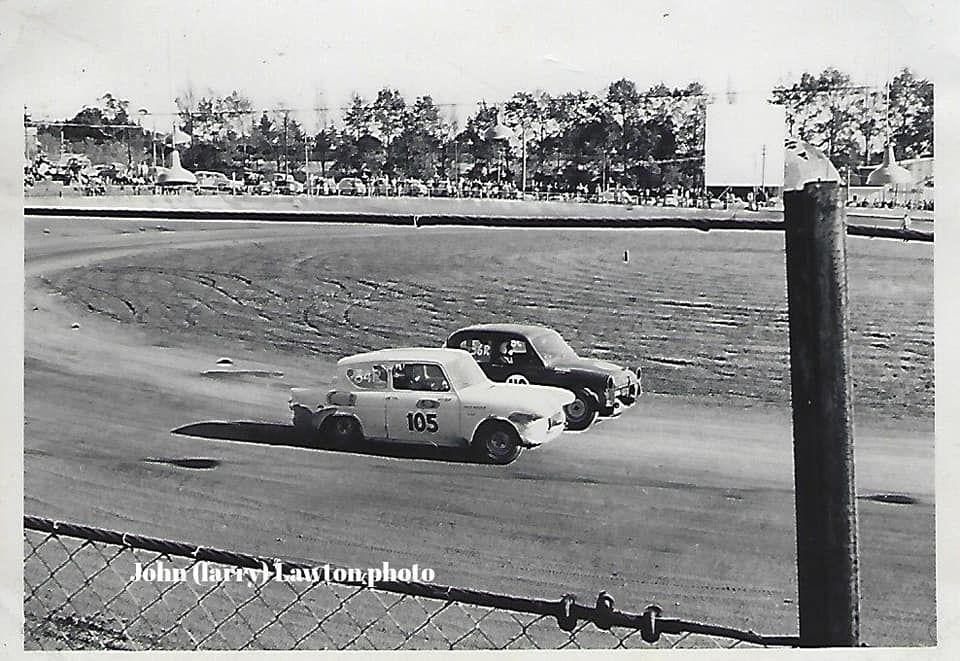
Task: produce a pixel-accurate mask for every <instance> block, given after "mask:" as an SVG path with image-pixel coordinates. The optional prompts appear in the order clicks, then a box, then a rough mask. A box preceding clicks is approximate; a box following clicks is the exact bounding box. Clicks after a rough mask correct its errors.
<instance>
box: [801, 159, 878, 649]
mask: <svg viewBox="0 0 960 661" xmlns="http://www.w3.org/2000/svg"><path fill="white" fill-rule="evenodd" d="M794 146H795V147H796V143H794ZM797 149H798V150H799V151H802V152H805V153H806V154H807V157H800V160H801V162H799V164H798V163H797V160H796V156H797V154H798V152H796V151H795V152H794V155H793V159H794V161H793V162H794V166H795V167H794V172H793V174H794V175H797V174H798V173H799V174H800V175H801V176H800V177H799V179H797V178H795V177H794V180H793V181H789V182H788V181H786V180H785V182H784V183H785V189H786V191H785V193H784V197H783V201H784V222H785V225H786V267H787V300H788V307H789V318H790V322H789V323H790V376H791V387H792V404H793V440H794V478H795V488H796V513H797V577H798V592H799V595H798V596H799V611H800V640H801V644H802V645H803V646H817V647H820V646H856V645H858V644H859V642H860V579H859V562H858V550H857V507H856V487H855V481H854V462H853V418H852V387H851V378H850V349H849V345H848V342H847V326H848V324H847V321H848V316H847V275H846V241H845V239H846V227H845V225H846V217H845V216H846V214H845V211H844V205H843V201H842V199H841V197H842V195H841V193H842V188H841V186H840V183H839V175H838V174H836V170H835V169H834V168H833V166H832V165H829V161H827V160H826V157H823V155H822V154H820V153H819V152H816V150H812V148H810V147H809V146H807V145H802V146H801V147H797ZM818 157H822V158H823V160H824V161H826V165H828V166H829V167H828V168H825V166H824V164H823V163H820V162H817V158H818ZM830 170H833V172H832V173H830V172H829V171H830ZM801 171H805V172H806V175H805V176H804V175H803V172H801ZM811 172H813V173H814V174H813V175H811V174H810V173H811ZM824 172H825V173H826V176H823V175H822V174H821V173H824ZM790 174H791V153H790V144H789V143H788V153H787V177H785V179H788V178H790ZM834 175H835V176H834ZM824 179H826V180H824Z"/></svg>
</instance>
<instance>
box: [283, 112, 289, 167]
mask: <svg viewBox="0 0 960 661" xmlns="http://www.w3.org/2000/svg"><path fill="white" fill-rule="evenodd" d="M289 118H290V111H289V110H284V111H283V174H284V177H286V175H287V172H288V170H289V168H288V167H287V120H288V119H289Z"/></svg>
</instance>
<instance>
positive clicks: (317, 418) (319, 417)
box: [313, 406, 367, 438]
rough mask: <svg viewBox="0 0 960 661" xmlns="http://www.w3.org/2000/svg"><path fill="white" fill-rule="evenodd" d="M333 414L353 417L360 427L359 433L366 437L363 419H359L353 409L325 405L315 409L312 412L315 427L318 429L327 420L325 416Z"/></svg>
mask: <svg viewBox="0 0 960 661" xmlns="http://www.w3.org/2000/svg"><path fill="white" fill-rule="evenodd" d="M333 416H343V417H345V418H353V420H354V421H355V422H356V423H357V425H358V426H359V427H360V434H361V436H363V437H364V438H366V437H367V433H366V431H365V430H364V428H363V420H361V419H360V416H358V415H357V414H356V413H355V412H354V411H350V410H345V409H343V408H341V407H339V406H325V407H324V408H322V409H320V410H319V411H316V412H315V413H314V414H313V419H314V424H315V426H316V428H317V429H320V425H322V424H323V423H324V421H326V420H327V418H332V417H333Z"/></svg>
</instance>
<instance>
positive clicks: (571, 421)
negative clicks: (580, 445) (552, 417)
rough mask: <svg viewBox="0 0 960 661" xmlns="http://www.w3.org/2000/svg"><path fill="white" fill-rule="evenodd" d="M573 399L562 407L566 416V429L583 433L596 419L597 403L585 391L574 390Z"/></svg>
mask: <svg viewBox="0 0 960 661" xmlns="http://www.w3.org/2000/svg"><path fill="white" fill-rule="evenodd" d="M573 396H574V397H575V399H574V400H573V401H572V402H570V403H569V404H567V405H566V406H565V407H563V412H564V413H565V414H566V416H567V429H569V430H571V431H583V430H584V429H587V428H588V427H589V426H590V425H592V424H593V421H594V420H596V419H597V403H596V400H595V399H594V398H593V397H591V396H590V393H588V392H587V391H586V390H574V391H573Z"/></svg>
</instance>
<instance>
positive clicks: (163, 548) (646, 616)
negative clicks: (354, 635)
mask: <svg viewBox="0 0 960 661" xmlns="http://www.w3.org/2000/svg"><path fill="white" fill-rule="evenodd" d="M23 526H24V529H25V530H30V531H33V532H37V533H45V534H47V535H54V536H59V537H72V538H75V539H79V540H84V541H87V542H94V543H100V544H107V545H112V546H121V547H125V548H128V549H137V550H143V551H149V552H153V553H158V554H165V555H168V556H178V557H182V558H188V559H190V560H194V561H206V562H216V563H219V564H223V565H230V566H235V567H243V568H250V569H260V570H263V571H266V572H270V573H275V572H276V571H278V570H279V571H280V572H281V573H283V574H284V575H289V574H292V573H293V572H298V571H303V570H309V569H311V568H314V567H317V566H322V565H324V564H329V563H319V565H318V564H317V563H313V564H307V563H304V562H300V561H290V560H287V559H283V558H269V557H265V556H257V555H250V554H246V553H237V552H233V551H225V550H221V549H215V548H209V547H203V546H197V545H194V544H186V543H183V542H177V541H171V540H166V539H160V538H156V537H148V536H144V535H135V534H132V533H125V532H119V531H116V530H108V529H104V528H97V527H93V526H85V525H80V524H76V523H69V522H64V521H56V520H53V519H48V518H44V517H39V516H32V515H24V517H23ZM331 566H332V565H331ZM328 582H329V583H335V584H338V585H345V586H351V587H371V588H372V589H374V590H379V591H383V592H392V593H396V594H402V595H408V596H413V597H424V598H428V599H435V600H438V601H447V602H458V603H463V604H470V605H474V606H482V607H487V608H494V609H499V610H510V611H514V612H520V613H527V614H532V615H545V616H552V617H554V618H556V620H557V624H558V626H559V627H560V628H561V629H562V630H564V631H573V630H574V629H575V628H576V626H577V623H578V621H588V622H592V623H593V624H594V625H595V626H597V628H599V629H604V630H606V629H610V628H611V627H624V628H631V629H635V630H639V631H640V634H641V637H642V638H643V640H644V641H646V642H649V643H655V642H657V641H658V640H659V638H660V635H661V634H664V633H666V634H675V635H677V634H685V633H689V634H700V635H706V636H716V637H723V638H729V639H732V640H736V641H738V642H745V643H749V644H754V645H763V646H777V647H799V646H800V639H799V637H798V636H771V635H761V634H758V633H756V632H754V631H749V630H742V629H734V628H730V627H723V626H716V625H711V624H704V623H700V622H692V621H687V620H682V619H677V618H669V617H662V616H661V615H662V613H663V610H662V609H661V608H660V607H659V606H657V605H655V604H651V605H649V606H647V607H646V608H645V609H644V611H643V612H642V613H630V612H626V611H621V610H618V609H616V608H615V605H614V600H613V598H612V597H611V596H610V595H609V594H607V593H606V592H601V593H600V594H599V595H598V597H597V601H596V604H595V605H594V606H589V605H586V604H579V603H577V601H576V596H575V595H571V594H566V595H563V597H562V598H561V599H559V600H553V601H551V600H546V599H532V598H528V597H517V596H512V595H504V594H497V593H493V592H485V591H481V590H472V589H467V588H458V587H451V586H445V585H436V584H430V583H417V582H401V581H375V582H372V583H368V582H366V581H352V580H335V579H334V578H332V577H331V578H330V580H329V581H328Z"/></svg>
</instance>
